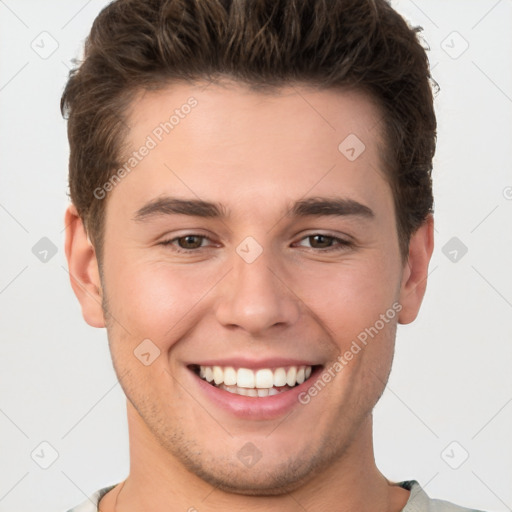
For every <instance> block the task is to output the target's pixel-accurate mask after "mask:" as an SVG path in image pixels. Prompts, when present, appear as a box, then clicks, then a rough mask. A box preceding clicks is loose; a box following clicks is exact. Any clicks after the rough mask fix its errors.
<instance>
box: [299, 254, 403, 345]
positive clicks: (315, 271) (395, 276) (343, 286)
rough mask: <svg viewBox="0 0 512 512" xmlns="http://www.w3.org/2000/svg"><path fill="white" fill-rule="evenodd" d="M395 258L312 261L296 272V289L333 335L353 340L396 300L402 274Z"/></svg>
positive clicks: (347, 340) (339, 338)
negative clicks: (318, 262)
mask: <svg viewBox="0 0 512 512" xmlns="http://www.w3.org/2000/svg"><path fill="white" fill-rule="evenodd" d="M375 253H377V251H375ZM379 253H380V251H379ZM380 254H382V253H380ZM392 261H393V260H392V259H389V260H388V261H385V260H383V259H382V258H381V259H379V258H377V257H376V258H373V259H372V258H371V257H368V258H365V259H364V260H363V259H360V258H353V259H351V260H349V259H347V260H346V261H344V262H343V263H340V264H332V265H322V264H318V265H316V266H314V265H311V263H309V264H308V265H307V266H305V267H303V268H302V269H301V271H300V273H299V272H295V273H294V274H295V275H300V280H299V279H297V278H295V284H294V285H293V288H295V289H297V290H300V291H298V293H297V295H298V296H299V297H300V298H301V299H302V300H303V301H304V304H305V305H306V306H307V307H308V308H309V309H310V311H311V312H312V313H313V314H314V315H315V316H316V317H317V318H318V319H320V320H321V323H322V324H323V325H324V326H325V327H326V328H327V329H328V330H329V331H330V334H331V336H333V337H334V338H335V339H337V340H343V342H344V343H346V342H350V340H351V339H352V338H354V337H357V335H358V334H359V333H360V332H361V331H363V330H364V329H365V328H367V327H370V326H372V325H374V323H375V322H376V321H377V320H378V319H379V318H380V315H381V314H385V313H386V311H387V310H388V309H389V308H392V305H393V303H394V302H395V301H396V299H397V297H398V290H399V281H400V276H399V272H398V271H397V269H396V268H393V266H392ZM292 275H293V274H292V273H290V277H289V278H290V279H292ZM393 314H394V312H393Z"/></svg>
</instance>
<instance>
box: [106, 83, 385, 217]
mask: <svg viewBox="0 0 512 512" xmlns="http://www.w3.org/2000/svg"><path fill="white" fill-rule="evenodd" d="M379 121H380V113H379V110H378V108H377V107H376V106H375V104H374V103H373V102H372V101H371V100H370V99H369V98H368V97H367V96H365V95H363V94H362V93H358V92H354V91H339V90H326V89H322V90H319V89H314V88H312V87H306V86H299V85H297V86H286V87H282V88H279V89H276V90H274V91H272V92H258V91H254V90H251V89H250V88H248V87H247V86H245V85H242V84H235V83H224V84H196V85H190V84H184V83H177V84H173V85H171V86H169V87H167V88H164V89H161V90H158V91H150V92H147V91H146V92H144V93H140V94H139V95H138V96H137V98H136V99H135V100H134V101H133V102H132V105H131V109H130V112H129V113H128V116H127V123H128V125H129V127H130V130H129V133H128V136H127V140H126V143H127V144H126V148H127V151H126V152H125V154H124V155H123V158H122V160H123V163H125V164H128V165H127V169H128V170H129V173H127V174H128V176H127V177H126V179H123V180H122V183H120V184H119V185H118V186H116V189H115V190H114V191H113V192H112V193H111V194H112V195H113V196H116V195H124V196H125V197H126V198H127V199H129V200H130V201H129V202H130V203H131V204H133V209H135V208H136V207H137V206H140V203H142V202H145V201H148V200H150V199H151V198H153V197H157V196H158V195H161V194H164V193H169V194H171V195H173V196H178V197H180V196H181V197H190V196H191V195H193V196H196V197H200V198H202V199H203V198H204V199H208V200H210V199H211V200H216V201H219V200H222V199H225V200H226V201H228V199H229V198H230V197H231V196H230V194H232V195H233V194H236V199H237V202H238V206H240V207H241V208H243V206H244V205H245V206H246V207H247V209H250V208H253V207H254V201H255V200H258V199H259V200H260V202H261V201H269V202H270V203H272V204H274V203H276V202H278V201H289V200H292V199H297V197H300V196H305V195H307V194H308V193H309V192H311V193H312V194H313V195H329V194H331V195H332V194H333V193H338V194H341V195H343V194H345V192H347V193H350V194H351V196H352V198H353V199H356V200H361V201H364V200H365V198H368V197H369V196H372V195H374V196H375V195H377V196H378V195H381V196H382V195H386V194H387V195H389V189H388V186H387V181H386V179H385V177H384V174H383V172H382V164H381V160H382V159H381V154H382V149H383V144H382V142H381V137H380V128H379V126H380V124H379ZM144 147H146V148H149V149H148V150H144ZM141 149H142V150H143V151H141ZM134 153H138V154H139V155H138V156H137V157H134V156H133V155H134ZM140 153H144V156H143V157H140ZM130 163H131V164H133V165H130ZM233 199H235V198H234V197H231V200H233ZM388 199H389V198H388ZM388 202H389V201H388ZM270 203H269V204H270Z"/></svg>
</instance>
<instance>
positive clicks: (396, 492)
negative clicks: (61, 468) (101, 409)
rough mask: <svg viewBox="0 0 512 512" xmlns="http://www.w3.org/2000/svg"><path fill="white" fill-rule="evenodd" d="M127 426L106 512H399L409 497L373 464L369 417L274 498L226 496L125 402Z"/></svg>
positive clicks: (105, 505) (406, 492)
mask: <svg viewBox="0 0 512 512" xmlns="http://www.w3.org/2000/svg"><path fill="white" fill-rule="evenodd" d="M128 425H129V433H130V473H129V476H128V477H127V479H126V480H125V482H123V485H122V486H117V487H116V488H115V489H113V490H112V491H111V492H110V493H108V494H107V495H106V496H105V497H104V498H103V499H102V501H101V505H102V507H101V510H102V511H105V512H135V511H137V510H152V511H153V512H175V511H183V510H187V511H190V512H194V511H201V512H220V511H225V510H244V511H247V512H253V511H254V512H256V511H263V510H264V511H266V512H274V511H275V512H277V511H279V512H295V511H296V510H308V511H312V512H313V511H320V510H343V511H355V510H357V511H358V512H364V511H368V512H370V511H372V512H373V511H375V510H379V511H382V512H384V511H385V512H398V511H400V510H402V508H403V507H404V506H405V504H406V502H407V499H408V497H409V492H408V491H406V490H405V489H402V488H400V487H398V486H396V485H391V484H390V482H388V481H387V480H386V478H385V477H384V476H383V475H382V474H381V473H380V472H379V470H378V469H377V467H376V465H375V460H374V454H373V441H372V421H371V417H368V418H367V421H366V422H365V423H364V425H363V427H362V428H361V429H360V431H359V432H358V435H357V437H356V438H355V439H354V440H353V442H352V443H351V444H350V446H349V447H348V449H347V450H346V451H345V452H344V453H343V455H342V456H341V457H339V459H338V460H337V461H336V462H335V463H334V464H332V465H331V466H329V467H327V468H325V469H323V470H321V471H316V472H315V474H314V475H311V477H310V478H308V480H307V481H304V482H300V484H299V485H298V486H297V488H295V489H294V490H291V491H289V492H288V491H287V492H284V493H283V494H281V495H272V496H262V495H257V496H253V495H241V494H233V493H229V492H224V491H222V490H220V489H217V488H215V487H213V486H212V485H210V484H209V483H207V482H205V481H204V480H202V479H201V478H199V477H198V476H197V475H195V474H193V473H191V472H190V471H188V470H187V469H186V468H185V467H184V466H183V465H182V464H181V462H180V461H179V460H177V459H176V458H175V457H174V456H173V455H172V454H170V453H169V452H167V451H165V450H164V449H163V448H162V447H161V445H160V444H159V443H158V442H157V441H156V439H155V438H154V437H153V435H152V434H151V432H150V431H149V430H148V429H147V427H146V425H145V424H144V422H143V420H142V419H141V418H140V416H139V415H138V413H137V412H136V411H135V410H134V409H133V406H132V405H131V404H130V403H129V402H128Z"/></svg>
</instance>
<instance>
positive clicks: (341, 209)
mask: <svg viewBox="0 0 512 512" xmlns="http://www.w3.org/2000/svg"><path fill="white" fill-rule="evenodd" d="M164 215H189V216H191V217H204V218H221V217H225V216H226V211H225V208H224V207H223V206H222V205H221V204H220V203H212V202H208V201H202V200H201V199H178V198H174V197H169V196H164V197H159V198H156V199H153V200H152V201H150V202H148V203H147V204H145V205H144V206H143V207H142V208H140V209H139V210H137V212H136V213H135V216H134V220H135V221H137V222H143V221H146V220H149V219H151V218H153V217H159V216H164ZM287 215H288V216H291V217H308V216H318V217H320V216H328V215H332V216H359V217H363V218H373V217H375V214H374V213H373V211H372V210H371V209H370V208H369V207H368V206H366V205H364V204H361V203H359V202H357V201H355V200H353V199H349V198H325V197H310V198H307V199H302V200H299V201H297V202H295V203H294V204H293V205H292V207H291V208H290V209H289V210H288V213H287Z"/></svg>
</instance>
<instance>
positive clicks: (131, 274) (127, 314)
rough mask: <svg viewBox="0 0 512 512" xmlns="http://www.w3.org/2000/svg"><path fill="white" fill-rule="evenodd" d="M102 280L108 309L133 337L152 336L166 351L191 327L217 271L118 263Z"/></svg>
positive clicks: (214, 281)
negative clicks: (106, 278) (104, 279)
mask: <svg viewBox="0 0 512 512" xmlns="http://www.w3.org/2000/svg"><path fill="white" fill-rule="evenodd" d="M108 275H109V280H108V282H107V283H105V288H106V292H107V294H108V302H109V310H110V312H111V313H112V315H113V317H114V318H115V319H116V320H118V323H119V324H121V325H123V326H125V328H126V330H127V331H129V332H130V338H131V339H134V340H143V339H146V338H149V339H151V340H152V341H153V342H154V343H155V344H156V345H157V346H158V347H159V348H160V350H161V351H164V350H168V349H169V348H170V347H171V346H172V345H173V344H174V343H175V342H176V341H177V340H178V339H179V338H180V336H182V335H183V333H184V332H185V331H186V330H187V329H189V328H190V324H191V319H192V318H193V316H194V311H195V310H196V309H197V308H198V305H199V304H200V303H201V301H202V299H204V297H206V296H207V295H208V293H209V292H210V291H211V290H212V289H213V288H214V287H215V285H216V283H217V282H218V281H219V274H218V273H215V272H211V270H208V269H205V268H201V267H200V266H197V267H194V265H190V266H189V267H185V266H183V267H180V268H175V267H174V268H171V267H170V266H169V265H168V264H167V265H166V264H164V263H158V262H151V263H148V262H139V263H136V264H132V265H127V264H125V265H119V266H117V267H116V269H115V270H114V271H110V273H109V274H108Z"/></svg>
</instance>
